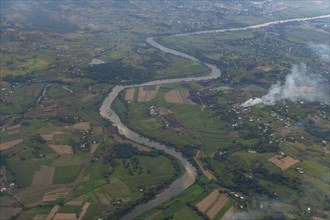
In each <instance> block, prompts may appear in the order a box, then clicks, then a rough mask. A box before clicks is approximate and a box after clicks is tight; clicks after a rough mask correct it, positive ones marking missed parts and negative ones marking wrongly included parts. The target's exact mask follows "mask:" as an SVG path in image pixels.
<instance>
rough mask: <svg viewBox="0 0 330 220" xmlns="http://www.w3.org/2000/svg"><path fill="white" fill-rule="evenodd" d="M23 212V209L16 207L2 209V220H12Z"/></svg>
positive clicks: (0, 213) (0, 212) (0, 216)
mask: <svg viewBox="0 0 330 220" xmlns="http://www.w3.org/2000/svg"><path fill="white" fill-rule="evenodd" d="M21 210H22V208H15V207H4V206H1V207H0V219H10V218H11V217H12V216H14V215H16V214H17V213H19V212H20V211H21Z"/></svg>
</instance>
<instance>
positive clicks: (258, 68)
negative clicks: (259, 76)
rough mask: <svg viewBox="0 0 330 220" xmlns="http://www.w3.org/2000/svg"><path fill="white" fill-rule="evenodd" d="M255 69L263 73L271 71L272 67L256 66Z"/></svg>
mask: <svg viewBox="0 0 330 220" xmlns="http://www.w3.org/2000/svg"><path fill="white" fill-rule="evenodd" d="M255 69H256V70H262V71H264V72H269V71H271V70H272V69H273V66H272V65H262V66H257V67H256V68H255Z"/></svg>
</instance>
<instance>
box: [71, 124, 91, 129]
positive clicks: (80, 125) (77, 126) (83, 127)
mask: <svg viewBox="0 0 330 220" xmlns="http://www.w3.org/2000/svg"><path fill="white" fill-rule="evenodd" d="M72 127H73V128H74V129H77V130H84V131H88V130H91V123H90V122H79V123H77V124H74V125H73V126H72Z"/></svg>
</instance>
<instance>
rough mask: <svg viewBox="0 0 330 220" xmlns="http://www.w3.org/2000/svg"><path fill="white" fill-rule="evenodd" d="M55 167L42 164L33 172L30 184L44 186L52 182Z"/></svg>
mask: <svg viewBox="0 0 330 220" xmlns="http://www.w3.org/2000/svg"><path fill="white" fill-rule="evenodd" d="M54 172H55V167H50V166H44V165H42V166H41V167H40V169H39V170H37V171H35V172H34V176H33V180H32V186H46V185H50V184H52V181H53V176H54Z"/></svg>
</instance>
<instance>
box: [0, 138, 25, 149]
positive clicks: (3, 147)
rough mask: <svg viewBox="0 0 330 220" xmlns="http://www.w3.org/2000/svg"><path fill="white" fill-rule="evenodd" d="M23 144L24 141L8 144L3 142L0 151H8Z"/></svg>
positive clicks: (8, 142)
mask: <svg viewBox="0 0 330 220" xmlns="http://www.w3.org/2000/svg"><path fill="white" fill-rule="evenodd" d="M22 142H23V139H17V140H13V141H7V142H3V143H1V144H0V151H3V150H8V149H9V148H11V147H14V146H15V145H17V144H20V143H22Z"/></svg>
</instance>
